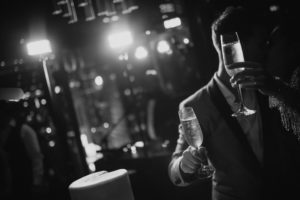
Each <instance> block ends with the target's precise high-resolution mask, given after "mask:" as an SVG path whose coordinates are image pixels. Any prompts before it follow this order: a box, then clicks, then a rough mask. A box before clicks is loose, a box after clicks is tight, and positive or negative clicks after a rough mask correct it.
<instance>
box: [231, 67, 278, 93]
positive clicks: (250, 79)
mask: <svg viewBox="0 0 300 200" xmlns="http://www.w3.org/2000/svg"><path fill="white" fill-rule="evenodd" d="M228 68H229V69H230V70H234V69H238V68H242V70H241V71H240V72H238V73H237V74H235V75H234V76H232V77H231V79H230V82H231V85H232V87H238V85H240V87H242V88H246V89H257V90H258V91H260V92H261V93H262V94H264V95H268V96H276V95H277V94H278V92H279V87H280V84H282V83H281V81H280V80H279V79H276V78H275V77H273V76H271V75H270V74H269V73H268V72H267V71H266V70H265V69H264V68H263V67H262V66H261V65H260V64H259V63H255V62H239V63H234V64H232V65H230V66H229V67H228Z"/></svg>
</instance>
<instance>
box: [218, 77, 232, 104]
mask: <svg viewBox="0 0 300 200" xmlns="http://www.w3.org/2000/svg"><path fill="white" fill-rule="evenodd" d="M214 79H215V81H216V82H217V85H218V88H219V89H220V91H221V92H222V94H223V96H224V97H225V99H226V101H227V103H228V104H229V105H233V104H234V103H235V99H236V98H235V96H234V94H233V93H232V92H231V91H230V90H229V89H228V88H227V87H226V86H225V85H224V83H222V81H221V80H220V78H219V77H218V76H217V74H216V73H215V74H214Z"/></svg>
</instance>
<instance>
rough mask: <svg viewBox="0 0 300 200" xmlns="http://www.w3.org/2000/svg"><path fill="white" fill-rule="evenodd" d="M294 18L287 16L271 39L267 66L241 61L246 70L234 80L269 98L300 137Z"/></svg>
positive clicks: (299, 77) (299, 52)
mask: <svg viewBox="0 0 300 200" xmlns="http://www.w3.org/2000/svg"><path fill="white" fill-rule="evenodd" d="M293 18H295V16H293V17H291V16H289V15H287V16H283V17H282V19H281V21H280V22H279V24H278V25H277V26H276V27H275V28H274V30H273V31H272V33H271V37H270V40H269V42H268V46H269V48H268V54H267V59H266V62H265V65H266V67H262V66H261V65H260V64H258V63H238V64H235V65H232V68H235V67H239V66H241V65H243V66H244V67H245V70H244V71H243V72H241V73H238V74H236V75H235V76H233V77H232V79H231V80H230V81H231V83H232V85H233V86H235V87H236V86H237V84H240V85H241V86H242V87H243V88H245V89H256V90H258V91H260V92H261V93H262V94H264V95H267V96H268V97H269V106H270V107H271V108H277V109H278V111H279V112H280V115H281V121H282V124H283V126H284V128H285V129H286V131H289V132H292V133H293V134H294V135H295V136H296V137H297V139H298V140H300V103H299V102H300V62H299V56H300V39H299V37H298V35H299V31H298V30H295V29H294V28H293V26H292V24H293Z"/></svg>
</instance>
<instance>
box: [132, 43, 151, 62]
mask: <svg viewBox="0 0 300 200" xmlns="http://www.w3.org/2000/svg"><path fill="white" fill-rule="evenodd" d="M134 56H135V57H136V58H137V59H144V58H146V57H147V56H148V50H147V49H146V48H145V47H143V46H139V47H137V48H136V50H135V53H134Z"/></svg>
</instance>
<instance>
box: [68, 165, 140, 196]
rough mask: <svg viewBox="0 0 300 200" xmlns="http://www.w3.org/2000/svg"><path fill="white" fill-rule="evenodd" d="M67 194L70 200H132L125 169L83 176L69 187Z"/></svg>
mask: <svg viewBox="0 0 300 200" xmlns="http://www.w3.org/2000/svg"><path fill="white" fill-rule="evenodd" d="M69 192H70V195H71V199H72V200H134V196H133V193H132V188H131V184H130V180H129V176H128V172H127V170H125V169H119V170H115V171H112V172H106V171H100V172H95V173H92V174H89V175H87V176H84V177H82V178H80V179H78V180H76V181H74V182H73V183H71V184H70V185H69Z"/></svg>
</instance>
